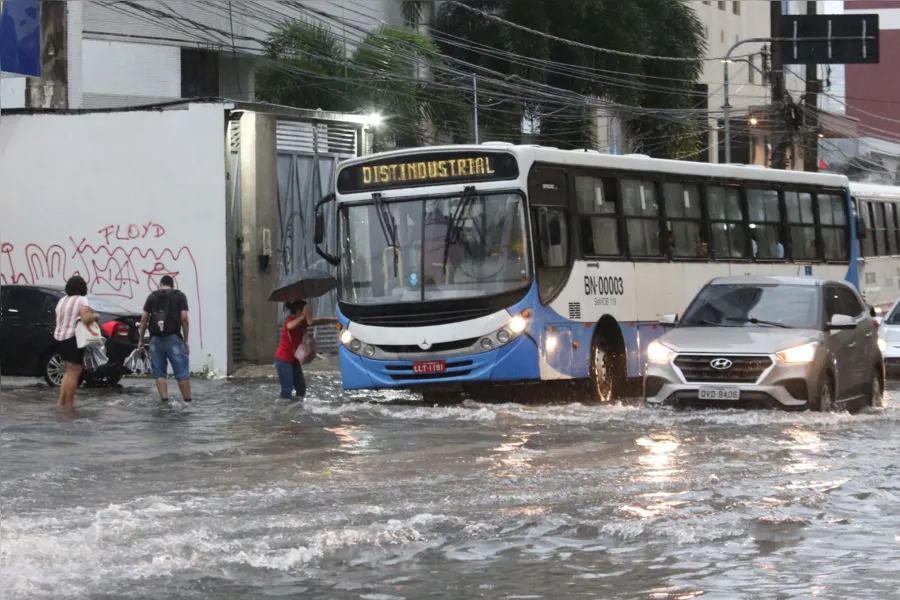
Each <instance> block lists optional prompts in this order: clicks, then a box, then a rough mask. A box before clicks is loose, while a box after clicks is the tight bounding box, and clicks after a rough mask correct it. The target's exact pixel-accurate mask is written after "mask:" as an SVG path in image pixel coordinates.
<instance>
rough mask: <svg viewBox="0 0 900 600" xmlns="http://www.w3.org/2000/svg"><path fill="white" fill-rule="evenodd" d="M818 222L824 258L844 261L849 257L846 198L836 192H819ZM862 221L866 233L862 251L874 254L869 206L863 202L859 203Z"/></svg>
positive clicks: (873, 236) (870, 254) (869, 254)
mask: <svg viewBox="0 0 900 600" xmlns="http://www.w3.org/2000/svg"><path fill="white" fill-rule="evenodd" d="M818 201H819V224H820V226H821V227H822V246H823V248H824V250H825V260H835V261H845V260H847V259H848V258H849V257H850V249H849V246H848V245H847V238H848V237H849V236H848V235H847V209H846V200H845V199H844V197H842V196H838V195H836V194H819V197H818ZM860 209H861V211H862V215H863V221H865V223H866V229H867V234H868V235H866V239H865V240H863V245H864V249H863V252H864V253H865V255H866V256H873V255H874V247H873V243H874V239H875V235H874V232H873V231H872V229H871V227H872V225H871V220H870V218H871V217H870V216H869V210H868V209H869V207H868V205H867V204H866V203H865V202H862V203H860Z"/></svg>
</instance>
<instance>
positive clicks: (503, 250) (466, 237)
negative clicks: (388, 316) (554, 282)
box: [339, 193, 531, 304]
mask: <svg viewBox="0 0 900 600" xmlns="http://www.w3.org/2000/svg"><path fill="white" fill-rule="evenodd" d="M340 226H341V232H340V239H341V245H342V248H341V259H342V260H341V267H340V269H341V277H340V281H341V286H340V288H339V294H340V300H341V301H343V302H348V303H351V304H389V303H397V302H422V301H428V300H446V299H457V298H472V297H479V296H491V295H495V294H501V293H504V292H510V291H514V290H518V289H521V288H524V287H527V286H528V285H529V284H530V283H531V268H530V266H529V261H528V255H527V253H526V248H527V247H528V239H527V235H526V231H527V230H526V220H525V207H524V198H523V197H522V195H521V194H518V193H503V194H496V193H495V194H477V193H469V194H461V195H459V196H453V197H443V198H416V199H414V200H401V201H388V200H385V201H383V202H382V203H381V204H380V209H379V205H378V204H375V203H374V202H373V203H371V204H361V205H360V204H357V205H353V206H347V207H344V208H342V209H341V212H340Z"/></svg>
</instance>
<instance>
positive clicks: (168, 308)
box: [149, 290, 181, 336]
mask: <svg viewBox="0 0 900 600" xmlns="http://www.w3.org/2000/svg"><path fill="white" fill-rule="evenodd" d="M177 293H178V290H157V291H155V292H153V295H154V296H156V298H155V300H156V303H155V305H154V307H153V308H154V309H155V310H154V311H153V312H152V313H151V314H150V324H149V329H150V335H159V336H162V335H172V334H175V333H178V331H179V330H180V329H181V314H176V312H177V311H176V308H177V306H176V305H175V302H174V301H173V298H174V297H175V294H177Z"/></svg>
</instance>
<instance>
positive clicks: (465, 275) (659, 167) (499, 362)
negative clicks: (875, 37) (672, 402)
mask: <svg viewBox="0 0 900 600" xmlns="http://www.w3.org/2000/svg"><path fill="white" fill-rule="evenodd" d="M848 185H849V182H848V180H847V178H846V177H844V176H842V175H831V174H817V173H803V172H795V171H781V170H771V169H766V168H761V167H751V166H739V165H716V164H706V163H691V162H684V161H670V160H659V159H652V158H648V157H646V156H642V155H627V156H615V155H608V154H601V153H598V152H594V151H571V150H559V149H555V148H547V147H540V146H515V145H510V144H504V143H490V142H489V143H484V144H481V145H459V146H441V147H431V148H419V149H412V150H401V151H393V152H387V153H382V154H376V155H370V156H366V157H363V158H358V159H353V160H348V161H346V162H344V163H342V164H341V165H340V167H339V169H338V171H337V174H336V184H335V195H334V196H333V197H328V198H326V199H324V200H323V201H322V202H320V203H319V206H318V207H317V228H316V229H317V232H316V234H317V235H316V239H317V243H321V240H322V239H323V237H324V227H325V225H324V217H323V208H324V207H325V206H326V205H327V204H328V203H330V202H336V209H337V211H336V215H337V228H338V236H337V239H338V242H337V246H338V247H337V248H329V249H323V248H320V253H322V254H323V255H324V256H326V257H328V258H329V259H330V260H331V261H332V262H333V264H335V265H337V266H338V267H339V277H338V279H339V285H338V302H339V306H338V318H339V321H340V327H341V329H342V330H341V333H340V340H341V343H340V345H339V346H340V348H339V353H340V369H341V377H342V381H343V386H344V388H345V389H379V388H380V389H384V388H406V389H414V390H418V391H421V392H423V393H424V394H426V395H428V394H430V393H431V392H440V391H442V390H448V389H452V390H454V391H455V390H459V389H462V390H467V391H470V392H474V393H477V392H478V391H479V390H483V389H484V388H485V387H488V388H492V386H499V385H508V384H526V383H537V382H542V381H551V380H557V381H558V380H589V381H590V383H591V385H590V388H591V390H592V394H593V396H594V399H595V400H598V401H605V400H610V399H613V398H617V397H620V395H621V394H622V392H623V390H624V389H625V388H624V386H625V383H626V382H627V380H628V379H629V378H637V377H640V376H641V375H642V371H643V368H644V350H645V349H646V347H647V345H648V344H649V343H650V342H652V341H653V340H654V339H655V338H657V337H658V336H659V335H661V334H662V333H663V331H664V330H663V326H661V325H660V324H659V318H660V317H661V316H662V315H664V314H669V313H680V312H682V310H683V309H684V307H685V306H686V305H687V303H688V302H689V301H690V299H691V298H692V297H693V296H694V294H695V293H696V292H697V291H698V290H699V289H700V287H701V286H702V285H704V284H705V283H706V282H707V281H709V279H710V278H713V277H717V276H721V275H729V274H780V275H816V276H822V277H830V278H838V279H846V280H848V281H850V282H852V283H853V284H854V285H857V286H858V277H857V260H856V258H857V256H856V246H857V245H856V244H855V243H850V242H851V240H854V241H855V239H856V222H855V219H853V218H851V215H853V212H852V210H851V205H850V194H849V190H848Z"/></svg>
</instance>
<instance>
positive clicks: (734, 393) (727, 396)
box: [697, 387, 741, 400]
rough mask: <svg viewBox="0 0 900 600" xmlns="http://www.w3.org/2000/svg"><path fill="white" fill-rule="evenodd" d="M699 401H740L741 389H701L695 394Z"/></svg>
mask: <svg viewBox="0 0 900 600" xmlns="http://www.w3.org/2000/svg"><path fill="white" fill-rule="evenodd" d="M697 396H698V397H699V398H700V400H740V399H741V389H740V388H733V387H702V388H700V390H699V391H698V392H697Z"/></svg>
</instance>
